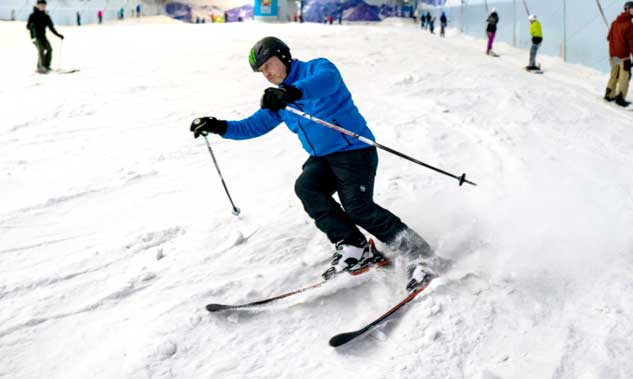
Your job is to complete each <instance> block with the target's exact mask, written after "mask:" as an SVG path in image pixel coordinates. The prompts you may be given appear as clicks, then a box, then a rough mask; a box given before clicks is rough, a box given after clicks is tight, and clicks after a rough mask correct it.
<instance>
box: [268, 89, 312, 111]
mask: <svg viewBox="0 0 633 379" xmlns="http://www.w3.org/2000/svg"><path fill="white" fill-rule="evenodd" d="M301 96H303V94H302V93H301V90H300V89H299V88H297V87H293V86H282V87H281V88H274V87H270V88H266V90H265V91H264V95H263V96H262V101H261V107H262V108H264V109H270V110H271V111H273V112H278V111H279V110H280V109H283V108H285V107H286V105H288V103H294V102H295V101H297V100H299V99H301Z"/></svg>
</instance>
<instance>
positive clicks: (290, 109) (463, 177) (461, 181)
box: [285, 106, 477, 186]
mask: <svg viewBox="0 0 633 379" xmlns="http://www.w3.org/2000/svg"><path fill="white" fill-rule="evenodd" d="M285 110H287V111H288V112H291V113H294V114H296V115H298V116H301V117H303V118H306V119H308V120H310V121H313V122H316V123H317V124H320V125H323V126H325V127H328V128H330V129H334V130H336V131H337V132H340V133H343V134H345V135H348V136H350V137H352V138H356V139H357V140H359V141H361V142H364V143H366V144H368V145H371V146H375V147H377V148H379V149H383V150H385V151H388V152H390V153H391V154H395V155H397V156H399V157H400V158H404V159H407V160H409V161H411V162H413V163H417V164H419V165H420V166H424V167H426V168H429V169H431V170H433V171H437V172H439V173H441V174H444V175H446V176H450V177H451V178H455V179H457V180H458V181H459V185H460V186H461V185H462V184H464V183H468V184H472V185H473V186H476V185H477V184H475V183H473V182H471V181H469V180H466V174H465V173H464V174H462V175H461V176H457V175H453V174H451V173H450V172H446V171H444V170H441V169H439V168H437V167H433V166H431V165H428V164H426V163H424V162H422V161H419V160H417V159H415V158H411V157H410V156H408V155H405V154H402V153H401V152H399V151H396V150H394V149H391V148H389V147H387V146H384V145H381V144H379V143H378V142H375V141H372V140H370V139H369V138H365V137H363V136H361V135H358V134H356V133H354V132H350V131H349V130H347V129H344V128H341V127H340V126H338V125H334V124H330V123H329V122H327V121H323V120H321V119H319V118H316V117H314V116H312V115H310V114H308V113H305V112H302V111H300V110H298V109H296V108H293V107H290V106H287V107H286V108H285Z"/></svg>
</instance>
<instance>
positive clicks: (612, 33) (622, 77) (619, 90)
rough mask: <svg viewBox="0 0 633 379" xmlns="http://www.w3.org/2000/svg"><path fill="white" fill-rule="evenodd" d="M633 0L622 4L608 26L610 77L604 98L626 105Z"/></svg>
mask: <svg viewBox="0 0 633 379" xmlns="http://www.w3.org/2000/svg"><path fill="white" fill-rule="evenodd" d="M632 22H633V1H627V2H626V3H625V4H624V12H622V13H621V14H620V15H619V16H618V17H617V18H616V19H615V21H613V23H612V24H611V27H610V28H609V36H608V37H607V39H608V40H609V57H610V58H609V63H610V64H611V77H610V78H609V83H608V84H607V91H606V93H605V95H604V99H605V100H607V101H614V100H615V103H616V104H618V105H619V106H622V107H627V106H629V105H630V104H631V103H630V102H628V101H626V100H625V99H626V94H627V92H628V89H629V81H630V80H631V54H633V24H632Z"/></svg>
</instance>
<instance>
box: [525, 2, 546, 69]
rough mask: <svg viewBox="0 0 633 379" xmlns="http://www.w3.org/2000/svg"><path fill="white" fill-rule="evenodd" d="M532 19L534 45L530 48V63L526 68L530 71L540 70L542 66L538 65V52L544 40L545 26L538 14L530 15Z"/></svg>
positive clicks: (529, 17) (531, 31)
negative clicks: (538, 18)
mask: <svg viewBox="0 0 633 379" xmlns="http://www.w3.org/2000/svg"><path fill="white" fill-rule="evenodd" d="M528 20H529V21H530V36H531V37H532V47H531V48H530V64H529V65H528V66H527V67H526V68H525V69H526V70H528V71H539V70H540V67H539V66H537V65H536V53H537V52H538V48H539V47H540V46H541V42H543V28H541V23H540V22H539V20H537V19H536V15H534V14H531V15H530V16H528Z"/></svg>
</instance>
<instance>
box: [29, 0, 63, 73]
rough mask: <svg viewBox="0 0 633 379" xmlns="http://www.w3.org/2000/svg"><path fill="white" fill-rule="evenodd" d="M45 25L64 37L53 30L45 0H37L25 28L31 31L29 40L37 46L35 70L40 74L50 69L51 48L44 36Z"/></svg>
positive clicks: (54, 31)
mask: <svg viewBox="0 0 633 379" xmlns="http://www.w3.org/2000/svg"><path fill="white" fill-rule="evenodd" d="M47 27H48V28H49V29H50V30H51V32H53V34H55V35H56V36H57V37H59V38H61V39H64V36H63V35H61V34H59V33H58V32H57V30H55V26H54V25H53V21H52V20H51V18H50V17H49V16H48V14H47V13H46V0H37V6H35V7H33V13H31V14H30V15H29V20H28V22H27V23H26V29H27V30H28V31H29V32H30V33H31V41H33V44H34V45H35V47H36V48H37V52H38V59H37V72H39V73H40V74H46V73H47V72H49V71H50V70H51V61H52V59H53V48H52V47H51V43H50V42H48V39H47V38H46V28H47Z"/></svg>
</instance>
